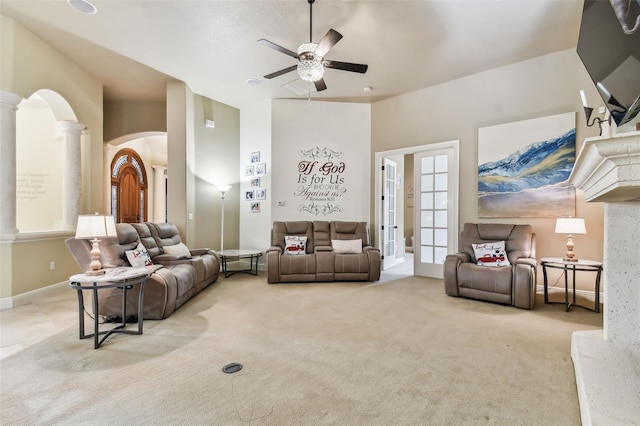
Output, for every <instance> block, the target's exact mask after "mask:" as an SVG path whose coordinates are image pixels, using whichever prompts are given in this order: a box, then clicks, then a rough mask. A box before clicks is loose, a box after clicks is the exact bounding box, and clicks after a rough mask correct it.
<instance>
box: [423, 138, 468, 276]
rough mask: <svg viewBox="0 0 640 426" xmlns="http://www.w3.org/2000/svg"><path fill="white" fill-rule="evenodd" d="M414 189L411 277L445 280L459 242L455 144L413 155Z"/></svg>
mask: <svg viewBox="0 0 640 426" xmlns="http://www.w3.org/2000/svg"><path fill="white" fill-rule="evenodd" d="M414 188H415V195H416V200H415V208H414V241H415V254H414V274H415V275H419V276H425V277H433V278H444V260H445V257H446V256H447V254H449V253H453V251H455V249H456V245H457V240H458V208H457V206H458V154H457V144H456V145H455V147H450V148H443V149H435V150H429V151H424V152H418V153H416V154H414Z"/></svg>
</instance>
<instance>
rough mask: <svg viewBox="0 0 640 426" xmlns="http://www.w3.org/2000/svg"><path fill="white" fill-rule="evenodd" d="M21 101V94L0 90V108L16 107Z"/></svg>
mask: <svg viewBox="0 0 640 426" xmlns="http://www.w3.org/2000/svg"><path fill="white" fill-rule="evenodd" d="M21 101H22V96H18V95H16V94H15V93H11V92H6V91H4V90H0V106H1V107H2V108H13V109H18V104H19V103H20V102H21Z"/></svg>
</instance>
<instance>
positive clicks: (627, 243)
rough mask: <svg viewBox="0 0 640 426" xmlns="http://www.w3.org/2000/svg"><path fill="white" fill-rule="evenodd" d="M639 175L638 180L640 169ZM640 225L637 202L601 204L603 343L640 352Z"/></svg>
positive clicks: (639, 209)
mask: <svg viewBox="0 0 640 426" xmlns="http://www.w3.org/2000/svg"><path fill="white" fill-rule="evenodd" d="M638 143H639V144H640V141H639V142H638ZM638 172H639V176H640V168H639V170H638ZM638 192H639V195H640V188H639V189H638ZM639 223H640V200H639V201H627V202H619V203H614V202H609V203H604V246H605V247H606V250H605V251H604V259H603V260H604V266H605V269H604V271H605V283H606V286H605V292H604V322H603V331H604V340H607V341H611V342H617V343H621V344H623V345H628V346H630V347H632V348H635V349H636V350H640V249H639V242H640V227H639V226H638V224H639ZM609 284H611V285H609Z"/></svg>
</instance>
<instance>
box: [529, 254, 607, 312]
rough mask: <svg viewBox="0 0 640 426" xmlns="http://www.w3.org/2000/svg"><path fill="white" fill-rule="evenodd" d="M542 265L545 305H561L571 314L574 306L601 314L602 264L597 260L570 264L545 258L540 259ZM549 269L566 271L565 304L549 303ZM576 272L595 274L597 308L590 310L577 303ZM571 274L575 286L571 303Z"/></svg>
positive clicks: (558, 259) (554, 258)
mask: <svg viewBox="0 0 640 426" xmlns="http://www.w3.org/2000/svg"><path fill="white" fill-rule="evenodd" d="M540 265H542V275H543V277H544V303H545V304H555V303H561V304H564V305H565V311H566V312H569V310H570V309H571V307H572V306H577V307H579V308H582V309H586V310H589V311H593V312H600V278H601V276H602V262H597V261H595V260H583V259H580V260H578V261H574V262H570V261H566V260H564V259H562V258H561V257H543V258H542V259H540ZM547 268H551V269H562V270H563V271H564V302H550V301H549V288H548V278H547ZM576 271H587V272H595V273H596V280H595V293H596V294H595V299H596V300H595V306H594V307H593V308H590V307H588V306H583V305H579V304H577V303H576ZM569 272H571V275H572V277H571V279H572V284H573V289H572V290H573V291H572V293H573V296H572V300H571V301H569Z"/></svg>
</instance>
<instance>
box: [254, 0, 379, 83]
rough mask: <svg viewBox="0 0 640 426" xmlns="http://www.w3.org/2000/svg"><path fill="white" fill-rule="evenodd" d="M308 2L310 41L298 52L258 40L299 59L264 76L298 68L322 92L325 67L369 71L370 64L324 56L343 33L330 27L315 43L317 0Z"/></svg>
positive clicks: (305, 79) (304, 77) (270, 77)
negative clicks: (313, 39)
mask: <svg viewBox="0 0 640 426" xmlns="http://www.w3.org/2000/svg"><path fill="white" fill-rule="evenodd" d="M307 2H308V3H309V42H308V43H303V44H301V45H300V47H298V52H297V53H296V52H294V51H292V50H289V49H286V48H284V47H282V46H279V45H277V44H275V43H273V42H270V41H269V40H266V39H264V38H262V39H260V40H258V43H260V44H262V45H265V46H267V47H270V48H271V49H274V50H277V51H278V52H282V53H284V54H285V55H289V56H291V57H292V58H296V59H297V60H298V64H297V65H292V66H290V67H287V68H284V69H281V70H280V71H276V72H273V73H271V74H267V75H265V76H264V78H266V79H272V78H275V77H279V76H281V75H283V74H286V73H288V72H291V71H294V70H298V77H300V79H301V80H304V81H308V82H310V83H313V84H314V85H315V87H316V90H317V91H318V92H320V91H321V90H325V89H326V88H327V85H326V84H325V82H324V79H323V76H324V69H325V68H333V69H338V70H343V71H351V72H357V73H361V74H364V73H365V72H367V68H368V67H369V66H368V65H363V64H353V63H350V62H340V61H331V60H328V59H325V58H324V56H325V55H326V54H327V53H328V52H329V50H330V49H331V48H332V47H333V46H335V44H336V43H337V42H339V41H340V39H341V38H342V34H340V33H339V32H337V31H336V30H334V29H330V30H329V31H327V34H325V36H324V37H322V40H320V42H319V43H317V44H316V43H313V42H312V41H311V37H312V28H313V3H314V2H315V0H307Z"/></svg>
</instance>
